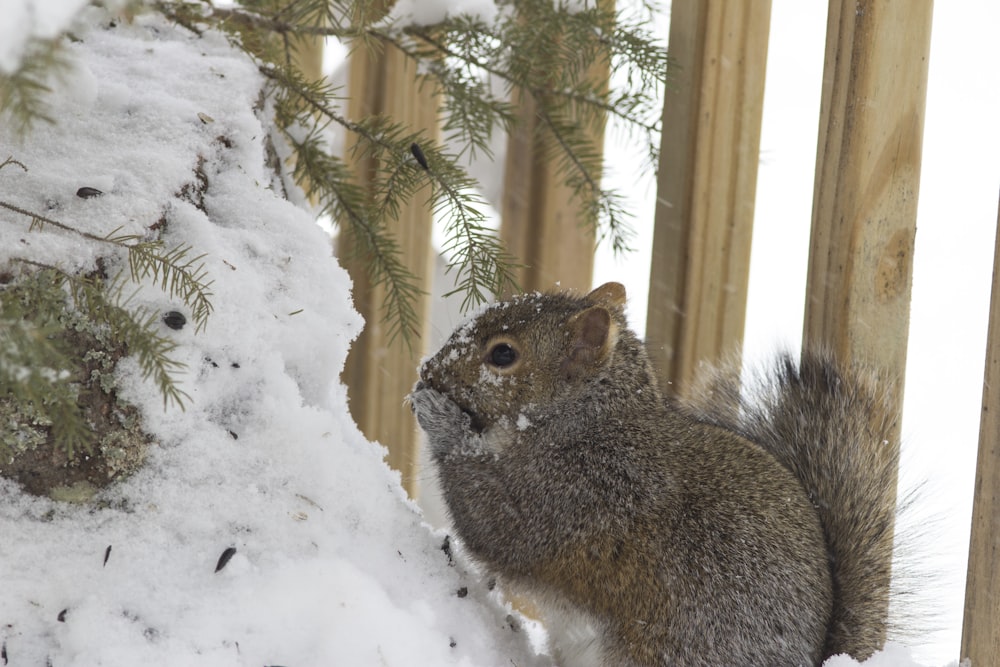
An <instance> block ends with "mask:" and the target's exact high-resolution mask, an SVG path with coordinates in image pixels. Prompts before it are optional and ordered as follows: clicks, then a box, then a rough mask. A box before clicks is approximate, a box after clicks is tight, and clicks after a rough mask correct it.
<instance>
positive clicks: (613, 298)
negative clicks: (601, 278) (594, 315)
mask: <svg viewBox="0 0 1000 667" xmlns="http://www.w3.org/2000/svg"><path fill="white" fill-rule="evenodd" d="M587 300H588V301H592V302H594V303H596V304H600V305H602V306H604V307H606V308H608V309H609V310H614V309H615V308H620V307H621V306H624V305H625V286H624V285H622V284H621V283H604V284H603V285H601V286H600V287H595V288H594V291H592V292H591V293H590V294H588V295H587Z"/></svg>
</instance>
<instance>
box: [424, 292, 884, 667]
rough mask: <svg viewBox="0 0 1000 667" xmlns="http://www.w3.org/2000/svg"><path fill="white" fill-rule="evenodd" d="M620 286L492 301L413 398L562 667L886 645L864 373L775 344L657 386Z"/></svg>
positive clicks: (805, 659) (683, 662)
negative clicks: (751, 380) (769, 351)
mask: <svg viewBox="0 0 1000 667" xmlns="http://www.w3.org/2000/svg"><path fill="white" fill-rule="evenodd" d="M625 301H626V295H625V288H624V287H623V286H622V285H620V284H618V283H607V284H605V285H602V286H600V287H598V288H596V289H594V290H593V291H592V292H590V293H589V294H587V295H586V296H577V295H573V294H570V293H548V294H542V293H533V294H526V295H519V296H515V297H513V298H511V299H509V300H506V301H501V302H498V303H495V304H492V305H491V306H488V307H487V308H485V309H484V310H483V311H482V312H481V313H480V314H478V315H477V316H475V317H474V318H473V319H471V320H470V321H469V322H467V323H466V324H465V325H462V326H460V327H459V328H458V329H456V331H455V332H454V333H453V334H452V336H451V337H450V339H449V340H448V341H447V342H446V343H445V344H444V346H443V347H442V348H441V350H440V351H439V352H437V353H436V354H435V355H433V356H432V357H430V358H428V359H426V360H425V361H424V362H423V363H422V364H421V367H420V369H419V377H420V379H419V380H418V382H417V383H416V385H415V386H414V389H413V391H412V393H411V394H410V395H409V396H408V400H409V402H410V405H411V407H412V409H413V412H414V414H415V416H416V419H417V421H418V423H419V424H420V426H421V428H422V429H423V430H424V431H425V432H426V436H427V442H428V446H429V448H430V456H431V459H432V461H433V462H434V464H435V467H436V468H437V473H438V476H439V478H440V484H441V490H442V493H443V497H444V500H445V503H446V505H447V510H448V513H449V515H450V518H451V520H452V523H453V529H454V531H455V532H456V533H457V535H458V537H459V538H460V539H461V541H462V542H463V544H464V545H465V546H466V548H467V550H468V551H469V552H470V553H471V555H472V556H473V557H474V559H475V560H476V561H478V562H480V563H481V564H482V565H483V566H484V567H485V568H486V569H487V570H488V571H489V573H490V574H492V575H494V576H495V577H496V578H497V579H498V580H499V581H500V582H501V583H502V584H503V585H504V586H505V587H506V588H507V589H508V590H511V591H513V592H515V593H516V594H518V595H521V596H527V597H528V598H529V599H530V600H531V601H532V602H534V603H535V605H536V606H537V608H538V609H539V610H540V612H541V616H542V619H541V620H542V621H543V623H544V624H545V626H546V628H547V630H548V633H549V643H550V650H551V651H552V654H553V657H554V658H555V660H556V661H557V663H558V664H560V665H563V666H564V667H570V666H574V667H575V666H591V665H605V666H609V667H610V666H615V667H619V666H622V667H625V666H628V667H645V666H650V665H670V666H671V667H682V666H692V665H711V666H719V665H741V666H750V665H760V666H761V667H782V666H785V665H789V666H797V665H820V664H821V663H822V662H823V661H824V660H826V658H828V657H830V656H832V655H837V654H842V653H847V654H849V655H851V656H852V657H854V658H855V659H859V660H864V659H867V657H869V656H870V655H871V654H872V653H873V652H875V651H876V650H879V649H880V648H881V647H882V643H883V642H884V640H885V632H886V626H887V619H886V615H887V611H886V610H887V606H888V595H889V581H890V575H891V560H892V539H893V521H894V516H895V490H894V481H895V470H896V467H897V464H898V453H897V448H895V447H893V446H891V445H890V444H889V440H890V439H892V438H894V437H895V436H894V435H892V433H893V428H894V423H895V420H896V419H897V416H896V414H895V409H894V408H893V407H892V405H893V403H892V402H891V400H890V398H889V395H888V393H887V390H886V389H885V388H884V387H883V386H882V384H883V383H880V382H879V380H878V377H877V375H876V374H875V373H873V372H870V371H866V370H864V369H858V368H839V367H838V366H837V365H836V364H835V363H834V362H833V361H832V359H831V357H830V356H829V355H824V354H814V353H804V354H803V356H802V359H801V360H800V361H799V362H796V361H794V360H793V359H792V358H790V357H789V356H787V355H785V356H783V357H781V358H779V359H778V361H777V363H776V364H775V365H774V368H773V369H771V371H770V372H769V373H768V374H767V375H766V376H765V377H764V378H763V381H762V382H761V383H760V386H759V387H757V389H756V390H755V391H754V392H752V393H748V392H747V390H746V387H741V384H740V381H739V378H738V377H737V376H736V375H735V374H731V375H727V374H726V373H722V372H720V373H717V374H715V375H714V376H713V377H711V378H709V380H707V381H706V382H704V383H702V385H701V386H702V388H701V389H700V390H699V391H697V392H695V395H694V397H693V398H690V399H684V400H680V399H676V398H670V397H664V396H663V395H662V394H661V392H660V389H659V387H658V384H657V379H656V376H655V373H654V370H653V367H652V364H651V363H650V360H649V357H648V355H647V353H646V350H645V348H644V345H643V343H642V342H641V341H640V340H639V338H638V337H637V336H636V334H635V333H634V332H632V331H631V330H629V328H628V326H627V322H626V319H625V308H624V307H625Z"/></svg>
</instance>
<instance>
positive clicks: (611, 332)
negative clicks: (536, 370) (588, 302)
mask: <svg viewBox="0 0 1000 667" xmlns="http://www.w3.org/2000/svg"><path fill="white" fill-rule="evenodd" d="M609 284H612V285H613V284H617V283H609ZM567 324H568V329H569V332H570V348H569V351H568V353H567V354H566V358H565V359H564V360H563V364H562V371H563V375H564V377H566V379H573V378H576V377H578V376H580V375H581V374H582V373H583V372H584V371H585V370H587V369H588V368H593V367H595V366H597V365H598V364H599V363H601V362H602V361H604V359H605V358H606V357H607V356H608V353H609V352H610V351H611V349H612V348H613V347H614V345H615V343H616V342H617V340H618V325H617V324H616V323H615V322H614V320H613V319H612V317H611V313H609V312H608V310H607V308H604V307H603V306H593V307H591V308H588V309H586V310H584V311H581V312H579V313H577V314H576V315H573V317H571V318H570V319H569V322H568V323H567Z"/></svg>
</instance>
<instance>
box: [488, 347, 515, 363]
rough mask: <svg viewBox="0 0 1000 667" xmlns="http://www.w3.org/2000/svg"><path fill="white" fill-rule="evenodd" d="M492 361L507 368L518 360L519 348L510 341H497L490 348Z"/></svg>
mask: <svg viewBox="0 0 1000 667" xmlns="http://www.w3.org/2000/svg"><path fill="white" fill-rule="evenodd" d="M489 358H490V363H491V364H493V365H494V366H498V367H500V368H506V367H507V366H510V365H511V364H513V363H514V362H515V361H517V350H515V349H514V348H513V347H511V345H510V344H509V343H497V344H496V345H494V346H493V348H492V349H491V350H490V356H489Z"/></svg>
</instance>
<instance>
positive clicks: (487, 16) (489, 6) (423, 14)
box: [384, 0, 497, 25]
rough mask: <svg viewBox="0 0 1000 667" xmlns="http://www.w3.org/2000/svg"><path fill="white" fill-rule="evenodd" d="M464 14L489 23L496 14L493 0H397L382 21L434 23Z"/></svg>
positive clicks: (413, 23) (391, 22)
mask: <svg viewBox="0 0 1000 667" xmlns="http://www.w3.org/2000/svg"><path fill="white" fill-rule="evenodd" d="M460 14H465V15H467V16H470V17H473V18H476V19H479V20H480V21H483V22H485V23H491V22H492V21H493V19H494V18H496V16H497V5H496V4H495V3H494V1H493V0H458V1H456V0H397V2H396V3H395V4H394V5H393V6H392V9H391V10H390V11H389V14H388V15H387V16H386V18H385V19H384V21H385V22H386V23H388V24H391V25H434V24H436V23H441V22H442V21H444V20H445V19H447V18H448V17H450V16H458V15H460Z"/></svg>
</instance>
